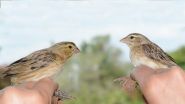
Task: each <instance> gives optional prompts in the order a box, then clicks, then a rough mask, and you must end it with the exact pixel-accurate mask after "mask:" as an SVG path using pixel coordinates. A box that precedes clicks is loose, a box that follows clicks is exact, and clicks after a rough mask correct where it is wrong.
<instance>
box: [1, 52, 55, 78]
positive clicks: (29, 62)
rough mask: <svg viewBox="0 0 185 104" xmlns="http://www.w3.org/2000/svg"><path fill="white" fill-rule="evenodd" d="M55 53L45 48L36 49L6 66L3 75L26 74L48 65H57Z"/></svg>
mask: <svg viewBox="0 0 185 104" xmlns="http://www.w3.org/2000/svg"><path fill="white" fill-rule="evenodd" d="M57 57H58V56H57V54H54V53H52V52H51V51H48V50H46V49H43V50H39V51H36V52H34V53H32V54H30V55H28V56H26V57H24V58H21V59H19V60H17V61H15V62H14V63H12V64H10V65H9V66H8V68H9V70H7V71H6V72H4V77H6V76H13V75H16V74H23V73H24V74H26V73H30V72H32V71H36V70H39V69H41V68H44V67H48V66H50V65H53V64H56V65H57V59H58V58H57Z"/></svg>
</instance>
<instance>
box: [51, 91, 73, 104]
mask: <svg viewBox="0 0 185 104" xmlns="http://www.w3.org/2000/svg"><path fill="white" fill-rule="evenodd" d="M54 96H55V97H58V100H62V101H63V100H67V99H75V97H73V96H70V95H69V94H68V93H66V92H64V91H61V90H57V91H55V93H54Z"/></svg>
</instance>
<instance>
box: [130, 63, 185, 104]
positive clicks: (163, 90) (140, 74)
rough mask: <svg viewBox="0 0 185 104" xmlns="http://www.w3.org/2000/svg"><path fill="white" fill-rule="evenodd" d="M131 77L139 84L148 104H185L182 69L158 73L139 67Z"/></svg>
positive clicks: (184, 83)
mask: <svg viewBox="0 0 185 104" xmlns="http://www.w3.org/2000/svg"><path fill="white" fill-rule="evenodd" d="M159 70H160V69H159ZM131 76H132V77H133V78H134V79H135V80H136V81H137V82H138V84H139V86H140V88H141V91H142V93H143V95H144V97H145V99H146V100H147V103H149V104H185V73H184V71H183V70H182V69H181V68H180V67H177V66H174V67H171V68H170V69H169V70H162V71H160V72H159V71H157V72H156V71H155V70H154V69H151V68H149V67H146V66H139V67H137V68H136V69H135V70H134V72H133V73H132V75H131Z"/></svg>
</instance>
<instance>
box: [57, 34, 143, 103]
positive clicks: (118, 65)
mask: <svg viewBox="0 0 185 104" xmlns="http://www.w3.org/2000/svg"><path fill="white" fill-rule="evenodd" d="M80 49H81V52H80V54H78V55H77V56H75V57H73V58H71V60H70V61H68V62H67V63H66V64H65V66H64V69H65V70H64V71H63V72H62V74H61V75H60V77H58V78H57V81H58V82H59V83H60V85H61V88H62V89H64V90H67V91H69V92H70V94H72V95H75V97H77V99H76V100H72V101H66V102H65V104H142V101H141V100H140V96H139V95H138V96H137V95H136V96H135V97H132V98H129V97H128V96H126V94H125V93H124V92H123V91H122V90H121V87H120V85H119V84H116V83H114V82H113V80H114V79H116V78H118V77H120V76H124V75H126V74H127V73H128V69H130V65H128V64H127V63H126V62H124V57H123V53H122V51H121V50H120V47H116V46H114V45H113V44H111V38H110V36H109V35H105V36H97V37H94V38H93V39H92V40H90V41H88V42H83V43H82V45H81V46H80Z"/></svg>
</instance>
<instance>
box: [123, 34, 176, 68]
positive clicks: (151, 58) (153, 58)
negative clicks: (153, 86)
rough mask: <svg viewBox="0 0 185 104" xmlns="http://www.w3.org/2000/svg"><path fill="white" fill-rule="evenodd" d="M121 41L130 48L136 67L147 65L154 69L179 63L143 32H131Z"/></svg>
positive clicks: (131, 57) (132, 60)
mask: <svg viewBox="0 0 185 104" xmlns="http://www.w3.org/2000/svg"><path fill="white" fill-rule="evenodd" d="M121 42H123V43H125V44H127V45H128V47H129V48H130V59H131V62H132V64H133V65H134V66H135V67H136V66H139V65H146V66H149V67H151V68H153V69H159V68H160V69H161V68H162V69H164V68H168V67H171V66H175V65H177V64H176V63H175V61H174V59H173V58H172V57H171V56H169V55H168V54H167V53H165V52H164V51H163V50H162V49H161V48H160V47H159V46H158V45H156V44H155V43H153V42H152V41H150V40H149V39H148V38H147V37H145V36H144V35H142V34H139V33H131V34H129V35H128V36H126V37H124V38H123V39H121Z"/></svg>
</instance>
